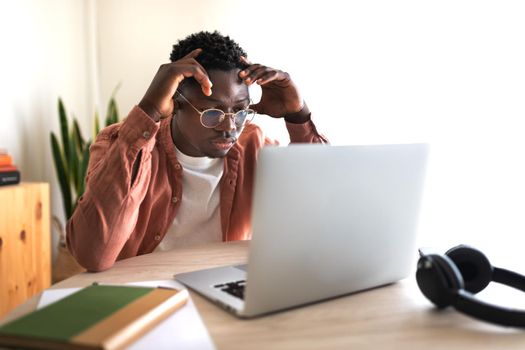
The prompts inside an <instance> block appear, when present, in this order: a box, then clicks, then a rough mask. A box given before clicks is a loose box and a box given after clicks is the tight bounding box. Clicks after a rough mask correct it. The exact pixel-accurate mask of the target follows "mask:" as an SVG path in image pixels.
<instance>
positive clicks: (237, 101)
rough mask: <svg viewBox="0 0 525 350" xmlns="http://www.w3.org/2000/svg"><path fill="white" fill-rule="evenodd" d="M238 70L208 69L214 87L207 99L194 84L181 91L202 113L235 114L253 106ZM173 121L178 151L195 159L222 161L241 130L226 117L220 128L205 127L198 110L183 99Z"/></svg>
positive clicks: (185, 85)
mask: <svg viewBox="0 0 525 350" xmlns="http://www.w3.org/2000/svg"><path fill="white" fill-rule="evenodd" d="M238 74H239V70H238V69H235V70H230V71H221V70H209V71H208V76H209V77H210V80H211V82H212V84H213V87H212V94H211V96H205V95H204V94H203V93H202V90H201V88H200V86H199V85H198V84H197V83H196V82H195V81H188V82H186V83H185V84H184V87H183V88H181V89H180V92H181V93H182V94H183V95H184V97H186V99H188V101H189V102H191V104H192V105H193V106H195V107H196V108H197V109H198V110H199V111H201V112H202V111H204V110H206V109H209V108H217V109H220V110H222V111H224V112H226V113H235V112H237V111H239V110H241V109H244V108H247V107H248V106H249V104H250V97H249V93H248V87H247V86H246V85H245V84H244V83H243V82H242V80H241V79H240V78H239V76H238ZM176 100H177V105H178V106H177V111H176V113H175V116H174V118H173V123H172V135H173V140H174V142H175V145H176V146H177V148H178V149H179V150H180V151H181V152H182V153H184V154H186V155H188V156H192V157H203V156H206V157H210V158H221V157H224V156H226V154H227V153H228V151H229V150H230V149H231V147H233V145H234V144H235V142H236V141H237V138H238V137H239V134H240V133H241V130H240V129H239V128H237V127H236V126H235V123H234V122H233V120H232V119H231V118H225V119H224V120H223V122H222V123H221V124H219V125H218V126H217V127H215V128H213V129H210V128H206V127H204V126H203V125H202V124H201V122H200V118H199V113H197V111H195V109H193V108H192V107H191V106H190V105H189V104H188V103H187V102H186V101H184V100H183V99H182V98H181V97H180V96H179V97H177V99H176Z"/></svg>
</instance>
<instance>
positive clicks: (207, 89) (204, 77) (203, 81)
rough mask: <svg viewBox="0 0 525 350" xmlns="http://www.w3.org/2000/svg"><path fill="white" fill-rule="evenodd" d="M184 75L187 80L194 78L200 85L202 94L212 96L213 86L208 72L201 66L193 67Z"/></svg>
mask: <svg viewBox="0 0 525 350" xmlns="http://www.w3.org/2000/svg"><path fill="white" fill-rule="evenodd" d="M183 75H184V76H185V77H186V78H189V77H193V78H194V79H195V80H197V82H198V83H199V84H200V86H201V89H202V92H203V93H204V95H206V96H210V95H211V87H212V86H213V84H212V82H211V81H210V78H209V77H208V74H206V71H205V70H204V69H203V68H201V67H199V66H192V67H191V69H189V70H188V71H186V72H184V73H183Z"/></svg>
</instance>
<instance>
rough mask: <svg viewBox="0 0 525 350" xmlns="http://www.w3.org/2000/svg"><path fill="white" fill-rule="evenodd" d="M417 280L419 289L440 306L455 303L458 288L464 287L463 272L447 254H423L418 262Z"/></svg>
mask: <svg viewBox="0 0 525 350" xmlns="http://www.w3.org/2000/svg"><path fill="white" fill-rule="evenodd" d="M416 280H417V284H418V286H419V289H420V290H421V292H422V293H423V295H425V297H427V299H429V300H430V301H431V302H432V303H434V304H435V305H436V306H437V307H439V308H444V307H447V306H449V305H453V304H454V302H455V299H456V295H457V292H458V290H460V289H463V287H464V286H463V279H462V277H461V273H460V272H459V270H458V269H457V268H456V266H455V265H454V263H453V262H452V260H450V259H449V258H448V257H446V256H442V255H438V254H431V255H425V256H422V257H421V258H420V259H419V261H418V263H417V272H416Z"/></svg>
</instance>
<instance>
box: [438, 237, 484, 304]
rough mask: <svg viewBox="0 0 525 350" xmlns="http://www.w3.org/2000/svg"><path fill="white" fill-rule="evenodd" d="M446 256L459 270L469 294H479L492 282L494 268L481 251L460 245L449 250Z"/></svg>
mask: <svg viewBox="0 0 525 350" xmlns="http://www.w3.org/2000/svg"><path fill="white" fill-rule="evenodd" d="M445 255H446V256H448V257H449V258H450V259H451V260H452V261H453V262H454V264H455V265H456V267H457V268H458V270H459V272H460V273H461V277H462V279H463V281H464V284H465V289H466V290H467V291H468V292H470V293H474V294H475V293H478V292H480V291H482V290H483V289H484V288H485V287H486V286H488V284H489V283H490V281H491V280H492V274H493V271H494V268H493V267H492V265H491V264H490V261H489V259H487V257H486V256H485V254H483V253H482V252H481V251H479V250H477V249H475V248H472V247H469V246H466V245H459V246H456V247H454V248H451V249H449V250H448V251H447V252H446V253H445Z"/></svg>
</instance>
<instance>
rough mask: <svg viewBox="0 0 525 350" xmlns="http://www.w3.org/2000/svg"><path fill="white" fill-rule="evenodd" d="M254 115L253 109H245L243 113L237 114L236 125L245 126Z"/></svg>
mask: <svg viewBox="0 0 525 350" xmlns="http://www.w3.org/2000/svg"><path fill="white" fill-rule="evenodd" d="M254 115H255V112H254V111H253V110H251V109H243V110H242V111H238V112H237V113H235V125H236V126H237V127H239V126H243V125H244V124H246V123H247V122H249V121H251V120H252V119H253V116H254Z"/></svg>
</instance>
